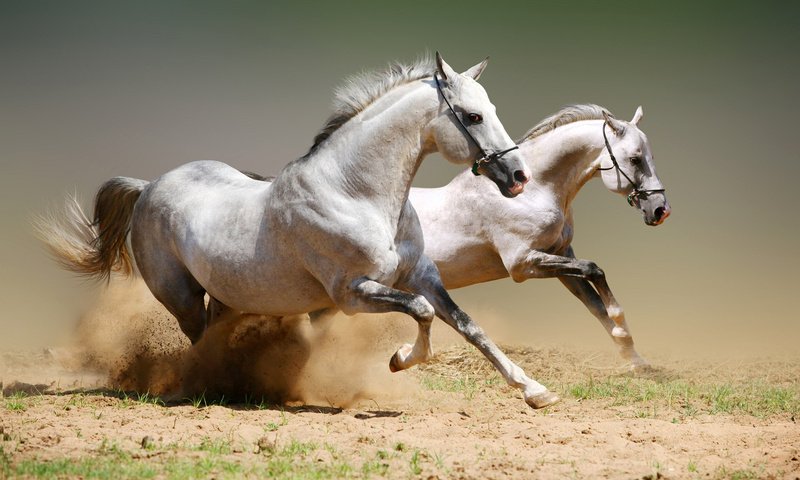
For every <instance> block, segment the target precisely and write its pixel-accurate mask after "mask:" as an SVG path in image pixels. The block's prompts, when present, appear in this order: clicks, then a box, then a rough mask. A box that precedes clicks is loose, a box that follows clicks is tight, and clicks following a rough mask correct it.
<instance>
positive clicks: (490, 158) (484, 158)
mask: <svg viewBox="0 0 800 480" xmlns="http://www.w3.org/2000/svg"><path fill="white" fill-rule="evenodd" d="M433 79H434V80H435V81H436V89H437V90H438V91H439V94H440V95H441V96H442V99H443V100H444V103H445V104H447V108H448V109H449V110H450V113H452V114H453V118H455V119H456V122H458V124H459V125H460V126H461V129H462V130H463V131H464V133H465V134H466V135H467V138H469V139H470V141H471V142H472V143H473V144H474V145H475V146H476V147H478V151H479V152H480V153H481V157H480V158H478V159H476V160H475V161H474V162H473V163H472V174H473V175H475V176H478V175H480V173H478V168H480V166H481V165H483V164H485V163H490V162H494V161H497V160H499V159H500V158H502V157H503V155H505V154H506V153H508V152H511V151H514V150H516V149H518V148H519V146H518V145H514V146H513V147H510V148H507V149H505V150H503V151H500V152H494V153H490V154H487V153H486V150H484V149H483V147H481V144H480V143H478V140H476V139H475V137H473V136H472V134H471V133H469V129H467V126H466V125H464V122H462V121H461V118H459V116H458V115H456V111H455V109H453V105H451V104H450V100H448V99H447V96H446V95H445V94H444V90H442V85H441V84H440V83H439V75H438V74H437V73H434V74H433ZM604 133H605V132H604Z"/></svg>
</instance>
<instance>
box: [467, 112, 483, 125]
mask: <svg viewBox="0 0 800 480" xmlns="http://www.w3.org/2000/svg"><path fill="white" fill-rule="evenodd" d="M467 118H469V121H470V122H472V123H481V122H483V117H481V116H480V115H479V114H477V113H470V114H468V115H467Z"/></svg>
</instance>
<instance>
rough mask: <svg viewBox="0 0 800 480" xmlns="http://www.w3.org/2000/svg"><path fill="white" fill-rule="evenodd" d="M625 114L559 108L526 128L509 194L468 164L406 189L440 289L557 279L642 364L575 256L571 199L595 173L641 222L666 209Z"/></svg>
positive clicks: (598, 274) (596, 274) (592, 271)
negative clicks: (523, 171)
mask: <svg viewBox="0 0 800 480" xmlns="http://www.w3.org/2000/svg"><path fill="white" fill-rule="evenodd" d="M642 115H643V113H642V108H641V107H639V108H638V109H637V110H636V113H635V114H634V116H633V120H631V121H630V122H623V121H619V120H616V119H614V118H613V117H611V116H610V114H608V112H607V111H606V110H605V109H603V108H601V107H598V106H596V105H578V106H573V107H568V108H565V109H563V110H562V111H560V112H558V113H556V114H555V115H553V116H551V117H549V118H547V119H545V120H544V121H542V122H541V123H540V124H539V125H537V126H536V127H534V128H532V129H531V130H530V131H529V132H528V133H527V134H525V136H524V137H523V139H522V140H521V141H520V143H519V147H520V151H521V152H522V155H523V157H524V158H525V162H526V164H527V166H528V168H530V169H531V175H532V176H531V181H530V183H529V184H528V186H527V187H526V189H525V192H524V193H523V194H521V195H519V196H518V197H516V198H514V199H513V200H509V199H506V198H503V197H501V196H500V195H497V194H496V192H494V191H492V189H491V188H489V187H490V185H487V183H486V182H485V181H484V180H483V179H481V178H476V177H475V176H473V175H472V174H470V173H469V172H468V171H465V172H463V173H462V174H460V175H458V176H457V177H456V178H455V179H453V181H451V182H450V183H449V184H448V185H446V186H444V187H441V188H413V189H411V194H410V201H411V203H412V204H413V205H414V208H415V209H416V211H417V215H418V216H419V219H420V223H421V224H422V230H423V233H424V236H425V254H426V255H427V256H428V257H430V258H431V260H433V261H434V262H435V263H436V265H437V267H438V268H439V273H440V274H441V278H442V280H443V281H444V284H445V287H446V288H459V287H464V286H467V285H473V284H476V283H482V282H487V281H490V280H495V279H499V278H505V277H508V276H510V277H511V278H512V279H513V280H514V281H517V282H522V281H524V280H527V279H529V278H552V277H557V278H558V279H559V280H561V282H562V283H563V284H564V286H566V287H567V289H569V291H570V292H572V293H573V294H574V295H575V296H576V297H578V298H579V299H580V300H581V301H582V302H583V303H584V305H586V307H587V308H588V309H589V311H591V312H592V314H594V315H595V316H596V317H597V318H598V319H599V320H600V322H601V323H602V324H603V327H605V329H606V331H607V332H608V333H609V335H610V336H611V338H612V339H613V340H614V341H615V342H616V343H617V345H618V346H619V348H620V353H621V354H622V356H623V357H624V358H625V359H627V360H628V361H630V362H631V365H632V367H633V368H639V367H644V366H646V365H647V362H646V361H645V360H644V359H643V358H642V357H641V356H639V354H638V353H637V352H636V350H635V349H634V346H633V338H632V337H631V335H630V330H629V329H628V326H627V324H626V322H625V316H624V314H623V311H622V308H621V307H620V306H619V304H618V303H617V301H616V300H615V299H614V296H613V295H612V293H611V290H610V289H609V287H608V284H607V283H606V279H605V275H604V273H603V271H602V270H601V269H600V268H598V266H597V265H596V264H595V263H594V262H591V261H588V260H581V259H577V258H575V252H574V251H573V249H572V247H571V246H570V244H571V242H572V234H573V218H572V201H573V199H574V198H575V196H576V195H577V194H578V191H579V190H580V189H581V187H583V185H584V184H585V183H586V182H588V181H589V180H590V179H592V178H594V177H601V178H602V180H603V183H604V184H605V186H606V188H608V189H609V190H611V191H612V192H616V193H620V194H623V195H627V196H628V202H629V203H630V204H631V205H632V206H635V207H637V208H638V209H640V210H641V211H642V213H643V216H644V221H645V223H646V224H648V225H659V224H661V223H662V222H663V221H664V220H665V219H666V218H667V217H668V216H669V214H670V206H669V204H668V203H667V199H666V196H665V194H664V186H663V185H662V183H661V181H660V180H659V178H658V176H657V175H656V170H655V165H654V164H653V154H652V151H651V149H650V144H649V142H648V140H647V137H646V136H645V134H644V133H642V131H641V130H639V128H638V123H639V120H641V118H642Z"/></svg>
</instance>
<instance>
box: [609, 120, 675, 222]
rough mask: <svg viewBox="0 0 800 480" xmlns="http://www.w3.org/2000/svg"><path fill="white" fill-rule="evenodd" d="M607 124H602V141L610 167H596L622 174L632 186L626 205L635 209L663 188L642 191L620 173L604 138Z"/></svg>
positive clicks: (629, 178) (626, 176) (615, 158)
mask: <svg viewBox="0 0 800 480" xmlns="http://www.w3.org/2000/svg"><path fill="white" fill-rule="evenodd" d="M607 124H608V122H603V141H604V142H605V143H606V150H608V156H609V157H611V163H612V165H611V166H610V167H606V168H600V167H598V170H602V171H605V170H611V169H612V168H616V169H617V172H619V173H620V174H622V176H623V177H625V180H627V181H628V182H629V183H630V184H631V185H633V190H632V191H631V193H629V194H628V205H630V206H631V207H635V206H636V205H637V204H638V203H639V200H640V199H642V198H647V196H648V195H650V194H653V193H658V192H663V191H664V189H663V188H656V189H653V190H644V189H641V188H639V187H638V186H637V185H636V182H634V181H633V180H632V179H631V177H629V176H628V175H627V174H626V173H625V172H623V171H622V169H621V168H620V166H619V163H617V157H615V156H614V152H612V151H611V145H610V144H609V143H608V137H607V136H606V125H607Z"/></svg>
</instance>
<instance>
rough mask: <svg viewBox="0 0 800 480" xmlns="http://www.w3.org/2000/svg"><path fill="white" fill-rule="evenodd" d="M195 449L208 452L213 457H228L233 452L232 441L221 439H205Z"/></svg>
mask: <svg viewBox="0 0 800 480" xmlns="http://www.w3.org/2000/svg"><path fill="white" fill-rule="evenodd" d="M194 449H195V450H197V451H200V452H208V453H211V454H213V455H228V454H229V453H231V452H232V451H233V448H232V447H231V442H230V441H227V440H223V439H221V438H217V439H212V438H209V437H205V438H203V439H202V440H201V441H200V444H199V445H197V446H196V447H195V448H194Z"/></svg>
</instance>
